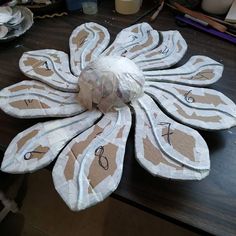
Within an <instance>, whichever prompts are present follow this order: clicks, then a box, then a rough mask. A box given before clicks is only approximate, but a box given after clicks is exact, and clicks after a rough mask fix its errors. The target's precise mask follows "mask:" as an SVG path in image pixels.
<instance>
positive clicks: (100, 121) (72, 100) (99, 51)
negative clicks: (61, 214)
mask: <svg viewBox="0 0 236 236" xmlns="http://www.w3.org/2000/svg"><path fill="white" fill-rule="evenodd" d="M108 43H109V33H108V31H107V30H106V29H105V28H104V27H102V26H100V25H98V24H96V23H85V24H83V25H81V26H79V27H77V28H76V29H75V30H74V31H73V32H72V35H71V37H70V43H69V45H70V60H69V57H68V55H67V54H66V53H64V52H61V51H56V50H52V49H45V50H38V51H30V52H25V53H24V54H23V55H22V57H21V59H20V63H19V66H20V69H21V71H22V72H23V73H24V74H25V75H26V76H28V77H30V78H32V79H35V80H32V81H28V80H25V81H22V82H20V83H17V84H14V85H12V86H10V87H7V88H4V89H2V90H1V91H0V108H1V109H2V110H3V111H5V112H6V113H8V114H10V115H12V116H15V117H19V118H34V117H69V116H72V117H69V118H64V119H57V120H51V121H49V122H45V123H38V124H36V125H34V126H33V127H31V128H29V129H27V130H25V131H23V132H22V133H20V134H18V135H17V136H16V137H15V138H14V139H13V140H12V142H11V143H10V145H9V147H8V148H7V150H6V152H5V156H4V159H3V162H2V165H1V170H2V171H4V172H9V173H25V172H32V171H35V170H37V169H39V168H42V167H44V166H45V165H47V164H49V163H50V162H52V161H53V160H54V159H55V158H57V160H56V163H55V166H54V168H53V172H52V175H53V181H54V185H55V188H56V190H57V191H58V193H59V194H60V195H61V197H62V198H63V200H64V201H65V202H66V204H67V205H68V206H69V207H70V209H72V210H74V211H78V210H82V209H85V208H87V207H89V206H91V205H94V204H96V203H98V202H100V201H102V200H104V198H106V197H107V196H108V195H109V194H111V193H112V192H113V191H114V190H115V189H116V188H117V186H118V184H119V181H120V179H121V175H122V169H123V160H124V154H125V148H126V141H127V139H128V135H129V131H130V127H131V120H132V119H131V117H132V114H131V110H130V109H131V107H132V110H133V111H134V114H135V117H136V121H135V137H134V139H135V153H136V159H137V161H138V162H139V163H140V164H141V165H142V166H143V167H144V168H145V169H146V170H147V171H148V172H150V173H151V174H152V175H155V176H160V177H163V178H168V179H177V180H200V179H202V178H204V177H206V176H207V175H208V174H209V171H210V159H209V150H208V147H207V144H206V142H205V141H204V140H203V138H202V137H201V135H200V134H199V133H198V132H197V131H196V130H194V129H193V128H196V129H205V130H221V129H228V128H230V127H232V126H235V125H236V106H235V104H234V103H233V102H232V101H231V100H230V99H229V98H227V97H226V96H224V95H223V94H222V93H220V92H217V91H215V90H212V89H209V88H201V86H205V85H210V84H212V83H214V82H216V81H217V80H218V79H219V78H220V77H221V75H222V72H223V65H222V64H220V63H218V62H216V61H214V60H212V59H210V58H208V57H206V56H193V57H191V58H190V59H189V61H188V62H187V63H186V64H184V65H182V66H180V67H178V68H175V69H164V68H167V67H170V66H172V65H174V64H176V63H177V62H178V61H179V60H180V59H181V58H182V57H183V55H184V54H185V52H186V49H187V44H186V42H185V41H184V39H183V38H182V36H181V35H180V33H179V32H177V31H166V32H157V31H156V30H154V29H152V28H151V26H150V25H148V24H147V23H141V24H137V25H133V26H131V27H129V28H126V29H124V30H122V31H121V32H120V33H119V34H118V35H117V38H116V39H115V41H114V42H113V43H112V44H111V45H110V46H109V47H108V48H107V49H105V48H106V47H107V45H108ZM70 68H71V70H72V71H71V70H70ZM161 69H162V70H161ZM36 80H37V81H36ZM163 111H165V113H166V114H164V113H163ZM178 122H180V123H178ZM190 127H193V128H190Z"/></svg>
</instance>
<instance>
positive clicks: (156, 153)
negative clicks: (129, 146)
mask: <svg viewBox="0 0 236 236" xmlns="http://www.w3.org/2000/svg"><path fill="white" fill-rule="evenodd" d="M143 146H144V158H146V159H147V160H149V161H150V162H152V163H153V164H154V165H159V164H160V163H163V164H165V165H168V166H171V167H173V168H175V169H176V170H181V169H183V166H181V165H179V164H177V163H175V164H173V163H171V162H169V161H168V160H167V158H164V157H163V155H164V154H163V153H162V152H161V151H160V150H159V149H157V148H156V147H155V146H154V145H153V144H152V142H151V140H150V139H149V138H148V137H146V138H143Z"/></svg>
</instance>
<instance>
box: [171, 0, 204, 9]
mask: <svg viewBox="0 0 236 236" xmlns="http://www.w3.org/2000/svg"><path fill="white" fill-rule="evenodd" d="M169 2H170V3H171V4H172V3H173V2H177V3H179V4H181V5H182V6H185V7H187V8H190V9H195V8H197V7H198V6H199V5H200V3H201V0H173V1H172V0H170V1H169Z"/></svg>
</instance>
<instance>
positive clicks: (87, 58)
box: [85, 27, 105, 62]
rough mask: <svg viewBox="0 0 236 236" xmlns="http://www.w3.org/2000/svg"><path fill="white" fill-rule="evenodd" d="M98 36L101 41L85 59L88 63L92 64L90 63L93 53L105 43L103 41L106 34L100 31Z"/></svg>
mask: <svg viewBox="0 0 236 236" xmlns="http://www.w3.org/2000/svg"><path fill="white" fill-rule="evenodd" d="M95 28H97V27H95ZM98 35H99V40H98V41H97V43H96V45H95V46H94V47H93V48H92V50H91V51H90V53H89V54H87V55H86V57H85V61H87V62H90V61H91V58H92V55H93V52H94V51H95V50H96V49H97V47H99V45H100V44H101V43H102V42H103V40H104V38H105V34H104V33H103V32H102V31H100V32H99V33H98Z"/></svg>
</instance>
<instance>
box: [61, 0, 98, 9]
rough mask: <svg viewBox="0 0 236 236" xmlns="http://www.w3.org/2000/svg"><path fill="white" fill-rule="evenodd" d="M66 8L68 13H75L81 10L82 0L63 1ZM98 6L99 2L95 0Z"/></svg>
mask: <svg viewBox="0 0 236 236" xmlns="http://www.w3.org/2000/svg"><path fill="white" fill-rule="evenodd" d="M65 1H66V7H67V10H69V11H76V10H80V9H81V8H82V1H83V0H65ZM97 3H98V5H99V4H100V3H101V0H97Z"/></svg>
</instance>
